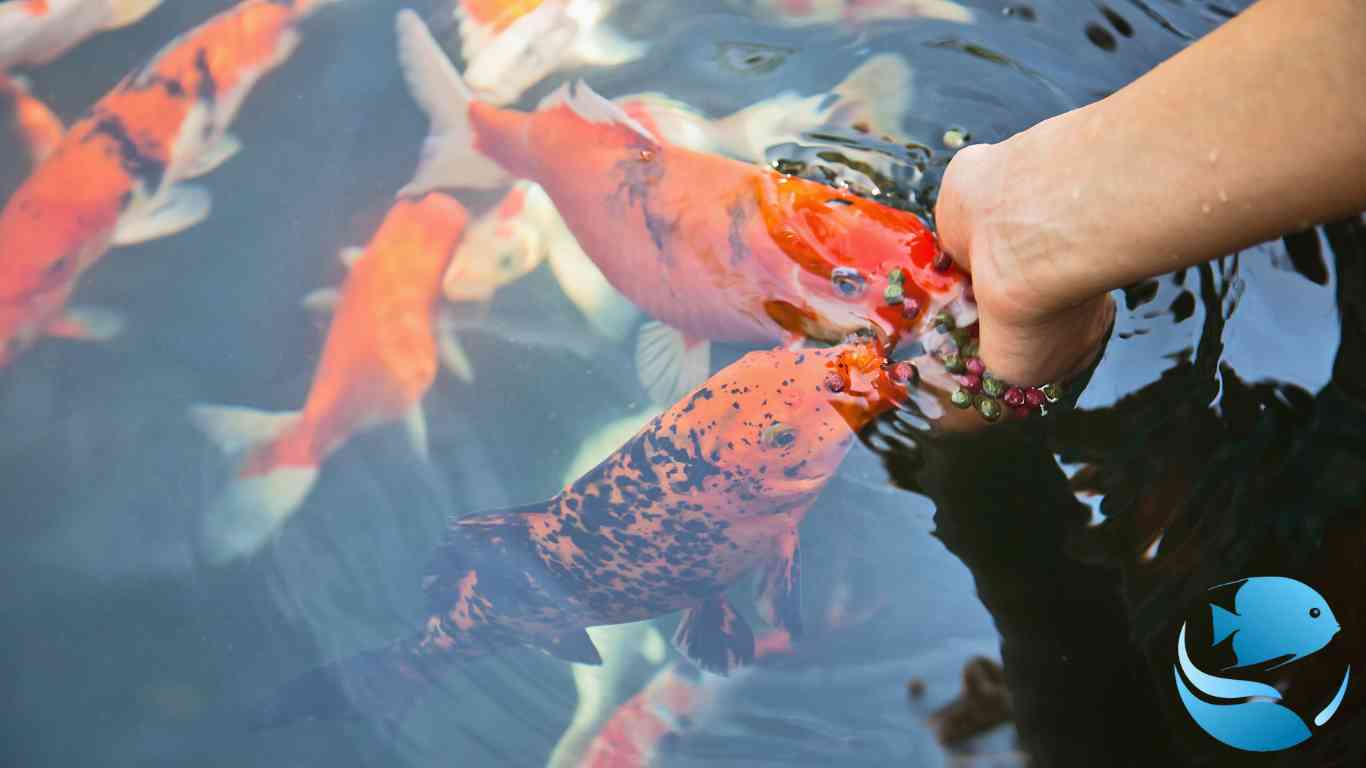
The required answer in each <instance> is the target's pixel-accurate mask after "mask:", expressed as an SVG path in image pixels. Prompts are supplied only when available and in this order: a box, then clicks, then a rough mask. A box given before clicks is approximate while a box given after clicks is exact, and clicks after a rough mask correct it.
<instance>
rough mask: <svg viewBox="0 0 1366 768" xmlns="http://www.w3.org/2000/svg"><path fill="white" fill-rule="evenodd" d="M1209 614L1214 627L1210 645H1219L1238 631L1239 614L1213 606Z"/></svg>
mask: <svg viewBox="0 0 1366 768" xmlns="http://www.w3.org/2000/svg"><path fill="white" fill-rule="evenodd" d="M1209 612H1210V623H1211V625H1212V626H1213V636H1212V638H1211V640H1210V645H1218V644H1220V643H1222V642H1224V639H1225V638H1227V637H1228V636H1229V635H1232V634H1233V633H1234V632H1237V631H1238V614H1236V613H1232V612H1230V611H1228V610H1225V609H1224V608H1222V607H1220V606H1217V605H1213V604H1211V605H1210V607H1209Z"/></svg>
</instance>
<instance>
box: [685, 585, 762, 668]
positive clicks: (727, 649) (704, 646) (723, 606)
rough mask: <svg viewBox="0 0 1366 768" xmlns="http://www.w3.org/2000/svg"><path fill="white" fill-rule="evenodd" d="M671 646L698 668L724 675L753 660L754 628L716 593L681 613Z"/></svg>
mask: <svg viewBox="0 0 1366 768" xmlns="http://www.w3.org/2000/svg"><path fill="white" fill-rule="evenodd" d="M674 647H675V648H677V649H678V650H679V652H680V653H682V654H683V655H684V656H687V657H688V660H689V661H691V662H692V663H694V664H696V665H697V666H698V667H699V668H701V669H704V670H706V671H708V672H714V673H716V674H718V675H724V674H728V673H729V672H730V671H731V670H733V669H736V668H738V667H742V666H744V665H746V664H749V663H750V662H752V661H754V631H753V630H752V629H750V627H749V623H748V622H746V621H745V620H744V618H743V617H741V616H740V614H738V613H736V612H735V606H733V605H731V604H730V601H729V600H727V599H726V598H725V597H724V596H722V595H717V596H716V597H712V598H709V599H707V600H706V601H705V602H703V603H702V604H701V605H698V606H697V607H695V608H690V609H688V610H687V611H685V612H684V613H683V620H682V621H681V622H679V624H678V629H677V630H676V631H675V632H674Z"/></svg>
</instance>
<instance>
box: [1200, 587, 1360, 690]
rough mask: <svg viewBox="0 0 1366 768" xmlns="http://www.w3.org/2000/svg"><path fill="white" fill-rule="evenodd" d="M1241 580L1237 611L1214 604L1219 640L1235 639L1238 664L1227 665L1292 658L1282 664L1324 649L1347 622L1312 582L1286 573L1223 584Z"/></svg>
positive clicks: (1212, 610) (1238, 666) (1235, 666)
mask: <svg viewBox="0 0 1366 768" xmlns="http://www.w3.org/2000/svg"><path fill="white" fill-rule="evenodd" d="M1230 584H1238V585H1239V587H1238V591H1237V594H1236V595H1235V596H1234V599H1233V608H1234V610H1233V611H1232V612H1230V611H1227V610H1225V609H1224V608H1221V607H1219V606H1217V605H1212V604H1211V605H1210V614H1211V615H1210V620H1211V622H1212V624H1213V627H1214V640H1213V642H1214V645H1218V644H1219V643H1222V642H1223V641H1224V640H1225V639H1226V638H1228V637H1230V636H1231V637H1232V638H1233V655H1234V657H1235V658H1236V659H1237V663H1235V664H1233V665H1231V666H1228V667H1224V669H1225V670H1230V669H1241V668H1243V667H1251V666H1256V665H1257V664H1261V663H1263V662H1266V661H1271V660H1272V659H1277V658H1281V657H1287V656H1288V657H1289V658H1286V659H1285V660H1284V661H1282V662H1280V663H1279V664H1276V665H1274V666H1271V667H1268V668H1267V669H1268V670H1272V669H1278V668H1280V667H1283V666H1285V665H1286V664H1289V663H1291V662H1294V661H1298V660H1299V659H1302V658H1304V657H1305V656H1308V655H1310V654H1312V653H1316V652H1318V651H1319V650H1321V649H1322V648H1323V647H1324V646H1325V645H1328V642H1329V641H1330V640H1332V639H1333V636H1334V635H1336V634H1337V633H1338V632H1339V631H1340V630H1341V629H1342V627H1340V626H1339V625H1338V620H1337V617H1336V616H1334V615H1333V609H1332V608H1329V607H1328V601H1326V600H1324V599H1323V596H1322V595H1320V594H1319V593H1318V592H1316V591H1314V589H1313V588H1312V587H1309V586H1308V585H1306V584H1303V583H1301V582H1298V581H1295V580H1294V579H1287V578H1285V577H1283V576H1258V577H1256V578H1251V579H1243V580H1241V581H1234V582H1229V584H1221V585H1219V586H1218V587H1214V589H1221V588H1223V587H1226V586H1229V585H1230Z"/></svg>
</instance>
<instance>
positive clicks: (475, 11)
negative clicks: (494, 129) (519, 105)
mask: <svg viewBox="0 0 1366 768" xmlns="http://www.w3.org/2000/svg"><path fill="white" fill-rule="evenodd" d="M616 5H617V0H458V2H457V4H456V17H457V18H458V19H459V21H460V53H461V56H463V57H464V59H465V62H466V78H467V80H466V81H467V82H468V83H469V85H470V87H472V88H474V90H475V91H476V92H478V93H479V95H480V97H481V98H482V99H484V100H485V101H488V102H489V103H491V104H507V103H510V102H513V101H516V100H517V99H518V98H520V97H521V95H522V94H523V93H524V92H526V90H527V89H528V88H530V87H531V86H533V85H535V84H536V83H539V82H540V81H541V80H543V79H545V77H546V76H547V75H549V74H550V73H551V72H554V71H555V70H557V69H561V68H568V67H582V66H595V67H607V66H617V65H620V64H624V63H626V62H628V61H632V60H634V59H638V58H640V56H641V55H643V53H644V47H643V46H642V45H640V44H639V43H634V42H631V41H629V40H626V39H625V38H623V37H621V36H620V35H618V34H616V33H615V32H613V31H612V30H611V29H609V28H608V27H607V25H606V24H605V23H603V20H604V19H605V18H606V17H607V16H608V15H609V14H610V13H611V12H612V10H613V9H614V8H615V7H616Z"/></svg>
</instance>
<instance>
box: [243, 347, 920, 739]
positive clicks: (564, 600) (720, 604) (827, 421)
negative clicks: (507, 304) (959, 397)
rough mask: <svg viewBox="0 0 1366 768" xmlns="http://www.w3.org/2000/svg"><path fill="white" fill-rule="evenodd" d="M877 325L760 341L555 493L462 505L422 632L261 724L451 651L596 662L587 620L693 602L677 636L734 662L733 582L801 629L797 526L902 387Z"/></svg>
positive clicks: (697, 651) (451, 655)
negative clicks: (540, 652) (520, 501)
mask: <svg viewBox="0 0 1366 768" xmlns="http://www.w3.org/2000/svg"><path fill="white" fill-rule="evenodd" d="M886 365H887V361H886V360H885V358H884V357H883V355H882V349H881V348H880V347H879V345H878V344H876V343H875V342H872V341H867V340H865V341H858V342H848V343H845V344H842V345H839V346H835V347H830V348H826V349H819V350H808V351H805V352H800V351H793V350H784V349H777V350H772V351H766V352H752V353H750V354H748V355H746V356H745V357H743V358H741V359H740V360H739V361H737V362H736V363H734V364H732V365H730V366H728V367H726V368H725V369H723V370H722V371H720V372H719V373H717V374H716V375H715V376H713V377H712V378H711V379H710V380H708V381H707V382H706V383H705V384H703V386H701V387H699V388H698V389H697V390H695V391H694V392H693V393H691V394H690V395H689V396H688V397H686V398H685V399H684V400H682V401H681V402H679V403H677V404H675V405H674V406H673V407H672V408H670V409H669V410H668V411H666V412H665V413H664V414H662V415H661V416H659V417H657V418H655V419H654V420H652V421H651V422H650V424H649V425H647V426H646V428H645V429H643V430H642V431H641V432H640V433H639V434H637V435H636V436H635V437H633V438H632V439H631V440H630V441H628V442H627V443H626V445H624V446H622V447H621V448H620V449H619V450H617V451H616V452H615V453H613V454H612V455H611V456H610V457H609V458H608V459H607V460H605V461H604V462H602V463H601V464H599V465H598V466H597V467H596V468H594V469H593V470H592V471H590V472H588V473H587V474H585V475H584V476H583V477H581V478H579V479H578V480H577V481H575V482H574V483H572V484H570V485H569V486H568V487H566V488H565V489H564V490H563V491H562V492H561V493H559V494H558V495H556V496H555V497H553V498H551V499H548V500H546V501H544V502H540V503H536V504H529V505H526V506H524V507H519V508H515V509H510V510H504V511H498V512H489V513H484V514H475V515H471V516H467V517H462V518H457V519H455V520H453V521H452V522H451V524H450V525H449V526H448V528H447V532H446V535H445V537H444V540H443V542H442V544H441V546H440V547H439V548H438V550H437V552H436V554H435V556H434V557H433V559H432V561H431V563H430V565H429V575H428V576H427V577H426V579H425V580H424V583H423V587H424V591H425V592H426V595H427V600H428V607H429V611H430V615H429V617H428V618H427V620H426V621H425V624H424V628H423V630H422V631H421V632H419V633H417V634H415V635H412V636H409V637H406V638H403V639H400V640H398V641H396V642H395V643H394V644H392V645H390V646H388V647H386V648H383V649H379V650H374V651H369V652H366V653H363V654H360V655H358V656H355V657H352V658H350V659H347V660H342V661H338V662H334V663H332V664H329V665H327V666H325V667H321V668H319V669H316V670H314V671H312V672H310V673H308V674H306V675H304V676H303V677H302V678H300V679H298V680H296V681H294V682H293V683H291V684H289V685H287V686H286V687H285V689H284V690H283V691H281V692H280V694H279V695H278V696H277V697H276V698H275V699H274V700H273V701H272V702H271V704H270V705H269V706H268V707H267V709H266V710H265V711H264V712H262V713H261V715H260V717H259V718H258V719H257V720H256V724H257V725H258V726H270V725H279V724H284V723H288V722H291V721H294V720H298V719H301V718H307V717H329V716H331V717H336V716H342V715H348V714H350V715H355V714H371V715H378V716H385V717H393V716H398V715H400V714H401V713H402V712H403V711H405V710H406V709H407V708H408V707H409V706H410V705H411V704H412V703H413V702H414V701H415V699H416V698H417V697H418V696H419V695H420V694H421V693H422V692H423V691H424V690H425V689H427V688H428V687H430V686H431V685H432V684H433V683H434V682H435V680H434V676H435V675H437V674H438V673H439V670H440V668H441V666H443V665H444V664H446V663H448V662H450V661H453V660H457V659H468V658H472V657H478V656H483V655H487V654H490V653H495V652H498V651H500V650H504V649H507V648H512V647H517V646H530V647H538V648H542V649H544V650H546V651H547V652H549V653H551V654H553V655H556V656H558V657H560V658H563V659H566V660H569V661H577V662H581V663H588V664H597V663H600V656H599V654H598V651H597V649H596V648H595V647H594V646H593V643H592V641H591V639H590V638H589V637H588V635H587V633H586V632H585V631H584V630H585V628H586V627H590V626H597V625H602V624H617V623H623V622H629V621H640V620H643V619H648V618H652V617H656V616H662V615H665V614H668V613H672V612H674V611H678V610H684V611H685V613H684V616H683V620H682V622H681V623H680V624H679V627H678V630H677V632H676V634H675V636H674V644H675V646H676V647H678V648H679V650H681V651H682V652H683V653H684V655H686V656H687V657H688V658H689V659H691V660H692V661H693V662H694V663H696V664H698V665H699V666H700V667H702V668H704V669H707V670H713V671H717V672H725V671H727V670H730V669H732V668H734V667H736V666H739V665H742V664H745V663H748V662H749V661H750V660H751V659H752V658H753V656H754V634H753V632H752V631H751V629H750V627H749V625H748V623H747V622H746V621H745V620H744V618H742V617H741V616H740V614H738V613H737V612H736V611H735V609H734V607H732V606H731V604H730V602H729V601H728V599H727V598H726V591H727V590H728V589H729V588H730V587H731V586H732V585H734V584H736V583H737V582H738V581H739V580H740V579H741V578H742V577H744V576H745V575H747V574H749V573H750V572H752V571H756V570H757V571H759V572H760V579H759V581H758V587H757V591H756V594H757V605H758V608H759V615H760V616H761V617H762V618H763V619H764V620H765V621H766V622H768V623H770V624H772V625H775V626H777V627H780V628H784V629H787V630H788V631H789V632H791V633H792V635H793V636H794V637H796V636H799V635H800V633H801V627H802V624H801V613H800V599H801V598H800V570H801V566H800V554H799V551H800V548H799V546H798V534H797V527H798V525H799V524H800V522H801V520H802V518H803V517H804V515H805V514H806V512H807V510H808V509H809V508H810V507H811V505H812V504H813V503H814V501H815V500H816V497H817V496H818V495H819V494H820V492H821V489H822V488H823V487H824V486H825V484H826V482H827V481H828V480H829V479H830V477H831V476H832V475H833V474H834V472H835V471H836V470H837V468H838V467H839V465H840V463H841V461H842V460H843V459H844V457H845V455H846V454H847V453H848V451H849V448H850V446H851V445H852V444H853V441H854V439H855V433H856V432H857V431H858V430H859V429H861V428H862V427H863V426H865V425H866V424H868V423H869V421H870V420H871V419H873V418H874V417H875V416H876V415H878V414H879V413H881V412H883V411H885V410H888V409H890V408H892V407H894V405H895V404H896V403H897V402H899V401H900V400H901V399H902V398H903V397H905V394H906V393H905V389H904V388H903V387H902V386H901V385H898V384H895V383H894V382H893V381H892V379H891V377H890V376H889V375H888V372H887V370H886Z"/></svg>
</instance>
